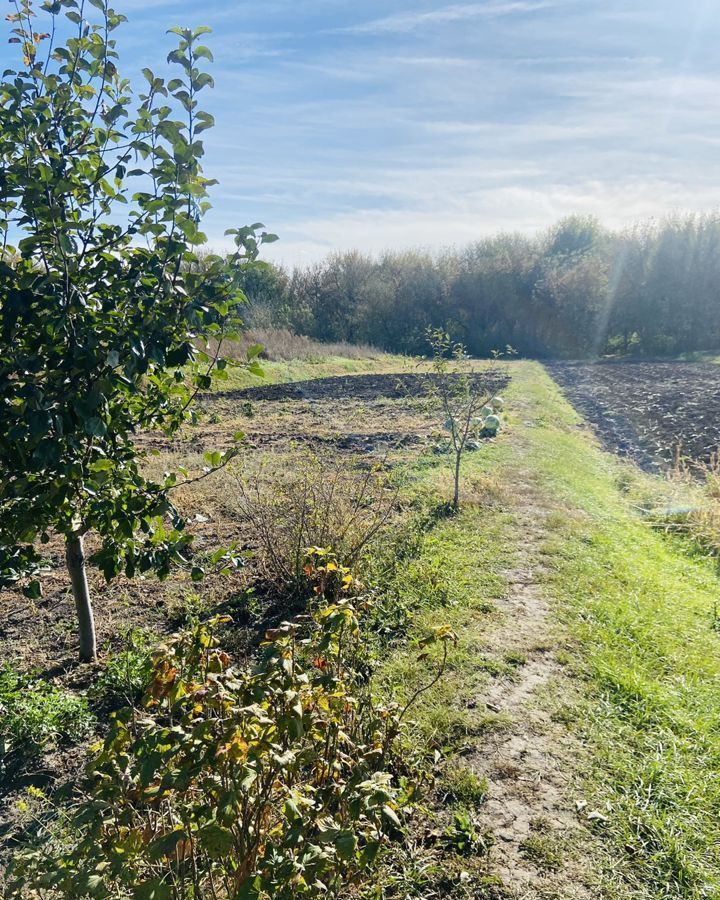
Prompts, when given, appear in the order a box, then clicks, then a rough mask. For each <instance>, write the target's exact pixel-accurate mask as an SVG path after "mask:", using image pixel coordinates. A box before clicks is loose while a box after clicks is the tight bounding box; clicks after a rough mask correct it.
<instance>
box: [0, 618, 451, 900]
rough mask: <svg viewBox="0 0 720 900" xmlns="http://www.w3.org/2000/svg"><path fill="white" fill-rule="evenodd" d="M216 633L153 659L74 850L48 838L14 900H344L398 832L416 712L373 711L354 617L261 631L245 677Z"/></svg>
mask: <svg viewBox="0 0 720 900" xmlns="http://www.w3.org/2000/svg"><path fill="white" fill-rule="evenodd" d="M220 621H222V620H221V619H220V618H218V619H216V620H214V621H213V622H211V623H207V624H205V625H198V626H196V627H195V628H194V629H193V630H192V631H189V632H187V633H185V634H183V635H180V636H178V637H176V638H174V639H173V640H172V641H171V642H170V643H169V644H168V646H166V647H165V648H164V649H162V650H160V651H158V652H157V654H156V655H155V658H154V664H153V673H152V680H151V682H150V686H149V688H148V692H147V697H146V708H147V712H146V714H145V715H141V716H139V715H137V714H135V713H134V712H133V711H131V710H125V711H123V712H121V713H119V714H117V715H116V716H115V717H114V719H113V722H112V726H111V728H110V732H109V734H108V736H107V738H106V740H105V743H104V746H103V749H102V751H101V752H100V753H99V755H97V756H96V757H95V759H94V760H93V761H92V762H91V764H90V765H89V767H88V784H87V785H86V786H85V788H84V790H83V798H84V799H83V800H82V802H81V803H80V804H79V806H78V808H77V811H76V813H75V815H74V818H73V822H72V829H73V830H74V833H75V835H76V836H75V838H74V839H73V840H71V841H70V842H69V844H68V843H67V841H66V839H65V840H61V839H57V838H55V839H54V838H53V836H52V834H49V833H44V834H41V835H40V836H39V843H38V846H37V847H36V848H35V849H33V850H27V851H23V852H22V853H20V854H19V855H18V856H17V858H16V860H15V862H14V864H13V871H12V873H11V886H10V896H15V897H21V896H22V897H37V896H42V897H57V896H75V897H84V896H113V897H123V896H133V897H137V898H150V897H153V898H176V897H195V898H199V897H238V898H240V897H246V898H269V897H272V898H278V900H282V898H294V897H298V896H303V895H305V896H318V895H320V894H325V895H328V896H338V893H339V891H340V890H341V889H345V890H346V889H347V885H348V884H350V883H352V882H353V881H354V880H355V879H357V878H359V877H360V876H361V874H362V872H363V870H365V869H367V868H368V867H369V866H371V865H372V864H373V862H374V861H375V860H376V858H377V856H378V854H379V852H380V850H381V848H382V846H383V844H385V843H386V842H388V841H389V840H390V839H392V838H393V837H394V836H397V835H399V834H400V833H401V830H402V817H403V813H404V811H405V810H407V809H408V808H409V804H410V801H411V799H412V796H413V793H414V788H412V787H410V786H406V785H405V784H404V783H403V781H402V779H400V778H399V777H398V776H397V774H395V773H396V772H397V767H394V766H393V760H394V759H395V758H396V757H398V756H399V754H397V752H396V745H397V741H398V737H399V735H400V734H401V732H402V720H403V717H404V715H405V713H406V712H407V709H408V707H407V706H406V707H405V708H404V709H403V710H399V709H398V708H397V707H396V706H393V705H389V706H379V705H376V704H375V703H374V702H373V698H372V696H371V693H370V688H369V682H368V679H367V677H366V676H365V675H362V676H360V675H358V674H357V669H356V668H355V667H354V665H351V661H354V660H356V659H357V658H358V656H360V655H362V635H361V631H360V628H359V623H358V617H357V613H356V611H355V609H354V608H353V606H351V605H350V604H349V603H340V604H335V605H330V606H325V607H324V608H323V609H321V610H320V611H318V612H317V613H316V615H315V616H314V617H313V618H311V619H304V622H303V623H302V624H299V623H294V624H291V623H284V624H283V625H282V626H281V627H280V628H278V629H276V630H274V631H272V632H268V633H267V634H266V636H265V637H266V640H265V641H264V643H263V645H262V654H261V656H260V659H259V661H258V663H257V665H256V666H255V668H254V669H252V670H237V669H235V668H233V667H232V666H231V665H230V661H229V659H228V657H227V655H226V654H225V653H224V652H223V651H222V650H220V649H219V647H218V646H217V642H216V640H215V637H214V629H215V627H216V625H217V624H218V623H219V622H220ZM435 637H436V638H437V639H440V640H443V641H446V640H447V639H449V638H452V637H454V636H453V635H452V633H451V632H449V631H448V630H447V629H440V630H438V631H437V633H436V635H435ZM443 649H444V652H443V660H444V659H445V657H446V652H447V651H446V645H444V648H443ZM441 671H442V666H441V668H440V672H441ZM436 677H437V675H436V676H435V678H436ZM433 680H434V679H433ZM406 757H407V754H405V758H404V759H403V767H404V768H405V769H406V770H407V765H408V761H407V758H406ZM408 781H409V782H410V781H411V782H412V783H413V784H416V783H417V779H416V778H412V779H408ZM70 833H73V831H72V830H71V831H70ZM63 834H65V835H67V834H68V830H67V829H65V830H64V832H63Z"/></svg>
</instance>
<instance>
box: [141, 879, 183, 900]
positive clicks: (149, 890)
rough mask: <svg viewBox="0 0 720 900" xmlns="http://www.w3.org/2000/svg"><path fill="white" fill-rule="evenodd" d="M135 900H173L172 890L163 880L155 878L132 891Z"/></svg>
mask: <svg viewBox="0 0 720 900" xmlns="http://www.w3.org/2000/svg"><path fill="white" fill-rule="evenodd" d="M132 895H133V897H134V900H173V891H172V888H171V887H170V886H169V885H167V884H165V882H164V881H163V879H162V878H153V880H152V881H146V882H144V883H143V884H138V885H137V886H136V887H134V888H133V889H132Z"/></svg>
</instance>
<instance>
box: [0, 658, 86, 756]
mask: <svg viewBox="0 0 720 900" xmlns="http://www.w3.org/2000/svg"><path fill="white" fill-rule="evenodd" d="M0 712H1V713H2V714H1V715H0V767H2V768H7V767H8V766H10V765H13V764H16V763H18V762H19V761H27V760H29V759H32V758H34V757H36V756H38V755H39V754H40V753H41V752H42V750H43V749H45V748H46V747H47V746H48V745H51V744H57V743H76V742H78V741H80V740H81V739H82V738H84V737H86V736H87V734H88V733H89V731H90V730H91V728H92V725H93V717H92V715H91V714H90V712H89V710H88V705H87V702H86V701H85V700H83V699H81V698H80V697H77V696H75V695H74V694H71V693H69V692H68V691H64V690H62V689H61V688H58V687H55V686H54V685H52V684H51V683H49V682H48V681H45V680H43V679H41V678H38V677H35V676H33V675H24V674H21V673H19V672H17V671H16V670H15V669H13V668H12V667H11V666H9V665H5V666H4V667H3V668H1V669H0Z"/></svg>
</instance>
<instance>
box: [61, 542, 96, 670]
mask: <svg viewBox="0 0 720 900" xmlns="http://www.w3.org/2000/svg"><path fill="white" fill-rule="evenodd" d="M65 561H66V563H67V569H68V572H69V573H70V580H71V582H72V592H73V597H74V598H75V609H76V610H77V617H78V634H79V636H80V660H81V661H82V662H92V660H94V659H96V657H97V644H96V640H95V620H94V619H93V611H92V603H91V602H90V590H89V588H88V583H87V573H86V571H85V550H84V548H83V539H82V535H81V534H78V533H77V532H74V533H73V534H69V535H67V538H66V541H65Z"/></svg>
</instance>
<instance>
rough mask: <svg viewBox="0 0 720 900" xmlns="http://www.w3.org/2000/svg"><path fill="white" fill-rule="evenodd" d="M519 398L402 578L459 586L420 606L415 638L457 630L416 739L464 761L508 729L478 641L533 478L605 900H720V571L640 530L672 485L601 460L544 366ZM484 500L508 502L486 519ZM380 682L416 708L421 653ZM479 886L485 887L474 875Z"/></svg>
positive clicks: (518, 373)
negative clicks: (594, 814)
mask: <svg viewBox="0 0 720 900" xmlns="http://www.w3.org/2000/svg"><path fill="white" fill-rule="evenodd" d="M507 396H508V406H509V409H510V410H511V411H512V413H511V416H512V418H513V419H514V421H513V423H512V428H511V431H510V433H508V434H506V435H505V437H504V438H503V439H501V440H500V441H499V442H498V443H497V444H496V445H494V446H492V447H489V448H485V449H484V450H483V452H482V453H478V454H474V455H473V456H469V457H468V458H467V462H466V485H469V495H470V496H469V503H468V501H467V500H466V506H465V509H464V511H463V512H462V514H461V515H460V516H459V517H458V518H456V519H451V520H447V521H446V522H442V523H440V524H439V525H438V526H437V527H436V528H435V529H434V530H433V531H432V533H431V535H429V536H428V537H427V538H426V539H425V542H424V545H423V547H422V550H421V553H420V556H419V558H418V559H417V561H416V562H414V563H413V564H412V565H411V567H410V569H409V571H408V573H407V583H408V584H409V585H412V590H413V591H414V592H415V594H416V596H419V595H421V594H423V582H424V593H425V595H426V596H427V597H432V596H433V590H432V589H433V584H435V582H436V580H437V577H436V576H437V574H438V571H440V570H441V571H442V572H443V573H444V577H445V582H446V588H445V593H446V595H447V597H448V602H446V603H441V604H437V603H432V602H425V603H424V604H423V603H422V602H421V603H420V604H419V607H418V612H417V614H416V619H415V626H416V628H415V630H416V633H417V634H418V635H419V634H421V633H422V632H423V631H424V630H426V629H427V628H428V627H432V626H434V625H437V624H439V623H441V622H448V623H450V624H451V625H452V626H453V628H454V629H455V630H456V631H457V632H458V634H459V636H460V643H459V647H458V650H457V652H456V653H455V654H454V657H453V660H452V665H451V666H450V669H449V671H448V673H447V675H446V677H445V679H444V680H443V681H442V682H440V683H439V684H438V685H437V686H435V687H434V688H433V690H432V691H430V692H428V694H426V695H425V696H424V697H423V698H422V702H421V704H420V707H419V709H418V710H417V715H416V718H417V721H418V729H419V732H420V733H419V735H418V737H419V738H421V739H422V740H425V741H427V742H428V743H429V746H431V747H432V746H436V747H438V748H442V749H443V750H444V752H446V753H449V754H450V755H451V756H452V755H453V754H457V753H460V752H461V751H462V749H463V747H464V746H465V745H466V744H467V743H468V742H472V739H473V737H475V738H477V737H479V736H480V735H481V734H482V732H483V730H486V729H487V728H493V727H502V726H503V723H502V722H499V721H498V722H494V721H489V720H488V717H487V713H486V712H485V711H484V710H483V711H482V712H480V711H478V710H477V708H475V707H474V704H472V703H471V702H470V701H471V700H473V699H475V698H477V697H478V696H479V695H480V696H481V694H482V686H483V684H484V683H485V681H486V679H487V678H488V677H489V675H491V674H496V673H497V671H496V667H497V666H498V665H502V661H501V660H500V661H499V660H489V659H488V658H487V656H485V655H484V654H483V653H482V648H483V639H484V635H486V634H487V630H488V629H489V628H491V627H492V625H493V621H494V619H495V618H496V616H497V614H496V613H494V612H493V600H494V599H495V598H496V597H498V596H500V595H501V594H502V592H503V591H504V589H505V586H504V579H503V572H504V571H505V570H507V569H508V568H511V567H512V564H513V557H514V553H515V548H518V547H520V546H521V545H522V541H523V535H522V533H521V531H520V529H519V527H518V525H517V524H516V523H515V522H514V519H513V492H514V491H515V489H516V485H517V483H518V479H524V480H526V481H528V482H530V483H531V484H532V485H533V487H534V488H539V489H540V492H541V496H542V497H543V498H544V501H543V505H544V506H545V507H546V508H547V510H549V511H550V514H549V519H548V526H549V533H548V537H547V541H546V544H545V546H544V547H543V562H544V565H545V567H546V569H547V571H548V574H547V576H546V577H547V580H548V584H547V589H548V593H549V595H550V596H551V597H552V598H553V600H554V603H555V608H556V611H557V616H558V618H559V620H560V621H561V622H562V624H563V625H564V628H565V630H566V632H567V634H568V635H569V636H571V637H572V638H573V639H574V644H571V646H572V645H574V646H575V647H576V652H575V653H574V654H573V656H572V658H571V660H570V662H571V666H572V668H573V670H574V671H575V672H576V674H577V676H578V683H579V684H580V685H582V686H583V694H584V698H585V699H584V700H583V702H582V709H581V710H576V714H577V713H579V714H577V715H576V717H575V718H574V726H573V727H575V728H576V729H578V730H582V731H583V737H584V738H585V739H586V740H587V742H588V747H589V752H588V761H587V764H586V767H585V770H584V771H583V773H582V774H583V777H584V785H583V788H584V791H585V794H586V796H587V799H588V809H594V810H599V811H600V812H601V813H602V815H603V818H595V826H594V827H595V828H596V829H597V831H598V833H599V834H600V835H602V836H603V838H604V840H605V844H606V847H607V849H608V851H609V852H608V855H607V857H606V859H607V860H610V861H611V862H610V863H609V864H607V863H606V865H607V872H606V875H607V878H606V892H605V896H607V897H614V898H617V900H629V898H638V900H639V898H645V900H649V898H657V900H660V898H690V900H695V898H697V900H700V898H718V897H720V888H719V887H718V884H719V883H720V854H718V846H720V816H719V815H718V813H720V779H718V777H717V772H718V768H719V767H720V728H719V727H718V725H719V724H720V652H718V651H720V634H718V632H717V631H715V629H714V627H713V609H714V606H715V602H716V598H717V588H718V583H717V575H716V571H715V568H714V566H713V564H712V563H711V562H709V561H708V560H706V559H703V558H700V557H699V556H698V555H697V554H693V552H692V550H691V548H690V547H689V546H688V545H687V544H683V543H681V542H680V541H678V540H674V539H672V538H668V537H667V536H665V535H663V534H661V533H658V532H657V531H653V530H652V529H651V528H649V527H648V525H647V523H646V522H644V521H642V519H641V518H639V516H638V515H637V512H636V510H635V508H634V506H635V504H634V500H635V499H636V497H637V495H638V494H640V495H647V496H651V497H653V496H658V495H662V493H663V491H664V490H666V487H665V485H663V483H662V480H661V479H658V478H652V477H650V476H645V475H643V474H642V473H640V472H639V470H637V469H636V468H634V467H632V466H629V465H627V464H624V463H621V462H619V461H618V460H616V459H615V458H613V457H612V456H611V455H609V454H607V453H604V452H603V451H602V450H600V448H599V447H598V446H597V443H596V442H595V441H594V440H593V439H592V437H591V436H590V435H589V434H588V432H587V430H586V429H584V428H582V427H581V425H582V422H581V419H580V418H579V417H578V415H577V414H576V413H575V412H574V410H573V409H572V407H571V406H570V405H569V404H568V403H567V402H566V401H565V400H564V398H563V397H562V395H561V393H560V391H559V390H558V389H557V387H556V386H555V384H554V382H553V381H552V380H551V379H550V378H549V376H548V375H547V374H546V373H545V372H544V370H543V369H542V368H541V367H540V366H539V365H537V364H533V363H517V364H515V365H514V367H513V383H512V385H511V387H510V389H509V391H508V392H507ZM442 471H443V470H442V468H438V467H437V466H430V467H428V469H427V470H426V471H424V472H423V474H422V476H421V477H422V478H423V480H425V482H426V483H435V484H436V485H437V484H438V483H441V482H442V479H443V476H442ZM473 485H475V486H476V487H477V491H476V492H475V497H473V489H472V488H473ZM488 486H491V491H490V493H492V492H493V491H494V492H496V493H497V494H498V495H499V496H500V497H504V498H505V501H504V502H500V503H496V504H492V503H490V504H489V505H486V504H483V502H482V498H483V497H486V498H487V495H488ZM444 487H447V485H444ZM385 677H386V679H387V683H388V685H389V686H390V685H394V686H395V687H396V690H397V685H401V686H402V687H401V690H405V691H407V692H409V691H410V690H413V689H414V688H415V687H416V686H417V685H418V684H420V683H422V679H423V677H425V670H424V669H423V665H422V664H421V663H418V662H417V660H416V658H415V654H414V652H413V651H412V648H410V649H399V650H398V651H396V652H395V654H394V655H393V656H392V658H391V659H390V660H389V661H388V663H387V665H386V668H385ZM538 702H543V701H542V700H541V699H539V701H538ZM479 706H480V707H482V704H479ZM595 858H596V859H597V855H596V854H595ZM464 865H465V866H466V867H467V866H468V862H467V860H466V861H465V862H464ZM470 868H471V869H472V868H473V867H472V866H471V867H470ZM474 870H475V872H476V875H477V877H478V878H481V872H482V866H481V865H480V863H479V861H478V862H477V864H476V868H475V869H474ZM446 876H447V871H446ZM446 883H447V882H446ZM428 884H429V882H426V883H425V887H424V888H423V889H425V890H428V889H429V888H428ZM434 884H435V885H437V881H436V882H435V883H434ZM420 895H422V891H420ZM430 895H433V896H434V894H428V896H430ZM408 896H412V893H409V894H408Z"/></svg>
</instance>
